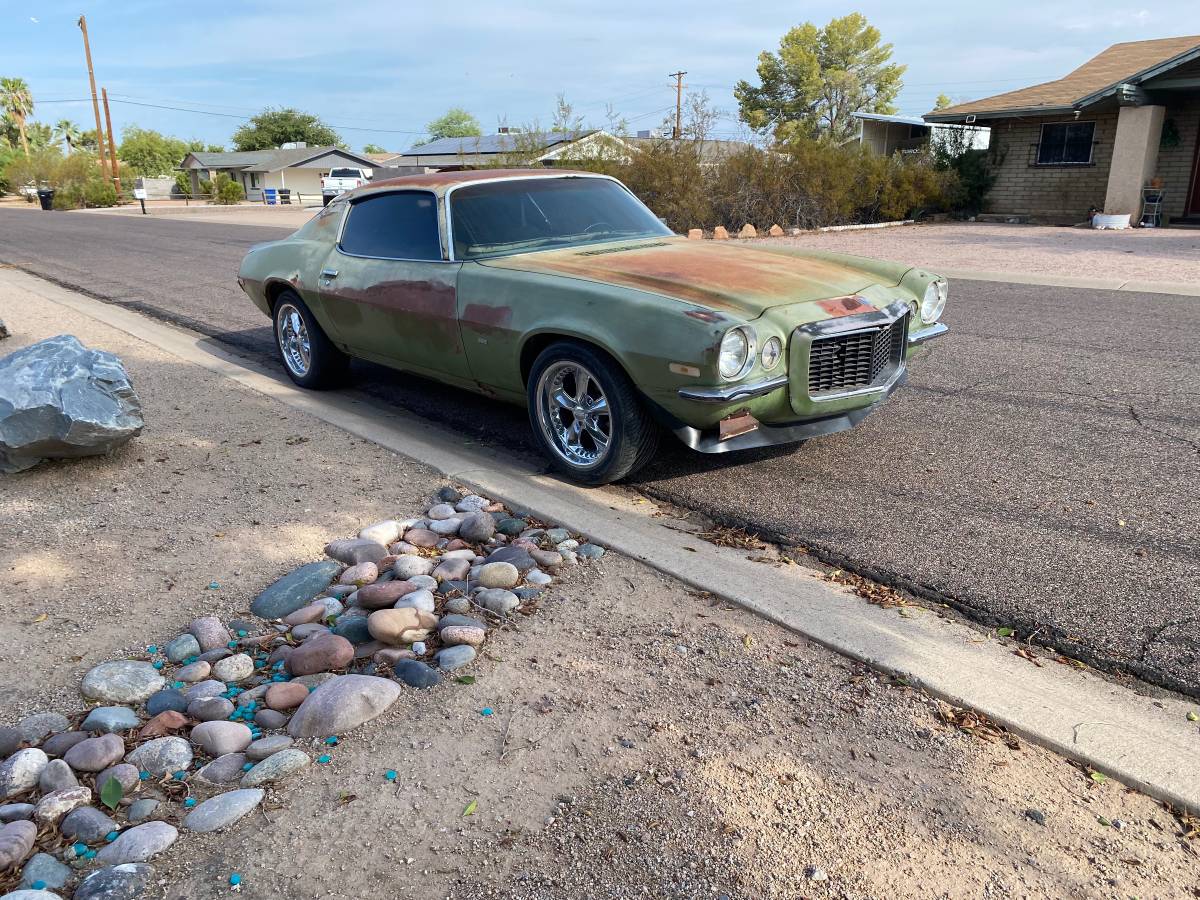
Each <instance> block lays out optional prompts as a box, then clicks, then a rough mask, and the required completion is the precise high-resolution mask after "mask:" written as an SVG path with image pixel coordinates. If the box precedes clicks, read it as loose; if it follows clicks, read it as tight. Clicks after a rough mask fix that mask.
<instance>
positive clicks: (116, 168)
mask: <svg viewBox="0 0 1200 900" xmlns="http://www.w3.org/2000/svg"><path fill="white" fill-rule="evenodd" d="M100 95H101V96H102V97H103V98H104V127H105V128H107V129H108V150H109V157H108V158H109V161H110V162H111V163H112V180H113V187H115V188H116V189H117V194H118V195H119V194H120V193H121V163H120V161H119V160H118V159H117V145H116V144H115V143H114V142H113V130H112V116H111V115H109V112H108V88H100Z"/></svg>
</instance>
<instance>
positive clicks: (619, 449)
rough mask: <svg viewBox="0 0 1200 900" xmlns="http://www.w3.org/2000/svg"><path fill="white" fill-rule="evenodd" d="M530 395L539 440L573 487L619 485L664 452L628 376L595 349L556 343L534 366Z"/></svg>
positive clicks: (528, 394)
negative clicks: (574, 484) (578, 485)
mask: <svg viewBox="0 0 1200 900" xmlns="http://www.w3.org/2000/svg"><path fill="white" fill-rule="evenodd" d="M526 394H527V398H528V401H529V422H530V425H532V426H533V434H534V437H535V438H536V439H537V441H538V444H539V445H540V446H541V447H542V450H543V452H545V454H546V455H547V456H548V457H549V458H550V461H551V462H552V463H553V464H554V467H555V468H556V469H558V471H560V472H562V473H563V474H564V475H566V476H568V477H569V478H571V479H572V480H573V481H578V482H581V483H583V484H587V485H601V484H608V483H610V482H613V481H617V480H619V479H621V478H624V477H625V476H627V475H629V474H631V473H632V472H635V471H637V470H638V469H640V468H641V467H642V466H644V465H645V464H646V463H647V462H649V461H650V459H651V458H652V457H653V456H654V451H655V450H656V449H657V448H658V437H659V434H658V426H657V425H655V423H654V420H653V419H652V418H651V417H650V414H649V413H648V412H647V411H646V406H645V404H644V403H643V402H642V399H641V397H640V396H639V394H638V392H637V390H636V389H635V388H634V386H633V384H632V383H631V382H630V380H629V378H628V376H626V374H625V373H624V371H622V370H621V368H620V367H619V366H618V365H617V364H616V363H614V362H613V361H612V360H611V359H610V358H609V357H608V356H606V355H605V354H603V353H601V352H599V351H597V350H595V349H594V348H592V347H588V346H587V345H584V344H576V343H571V342H568V341H560V342H558V343H555V344H551V345H550V346H549V347H547V348H546V349H545V350H543V351H542V352H541V353H540V354H539V355H538V357H537V359H536V360H534V363H533V368H532V370H531V371H530V373H529V381H528V383H527V385H526Z"/></svg>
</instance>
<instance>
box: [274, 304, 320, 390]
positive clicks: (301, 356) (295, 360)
mask: <svg viewBox="0 0 1200 900" xmlns="http://www.w3.org/2000/svg"><path fill="white" fill-rule="evenodd" d="M275 340H277V341H278V342H279V350H280V353H281V354H282V355H283V363H284V365H286V366H287V367H288V370H289V371H290V372H291V373H292V374H293V375H295V376H296V377H298V378H303V377H304V376H305V375H307V374H308V370H309V367H311V366H312V342H311V341H310V340H309V337H308V328H307V326H305V324H304V317H303V316H302V315H300V310H298V309H297V308H296V307H295V306H293V305H292V304H290V303H284V304H283V305H281V306H280V307H279V308H278V309H277V310H275Z"/></svg>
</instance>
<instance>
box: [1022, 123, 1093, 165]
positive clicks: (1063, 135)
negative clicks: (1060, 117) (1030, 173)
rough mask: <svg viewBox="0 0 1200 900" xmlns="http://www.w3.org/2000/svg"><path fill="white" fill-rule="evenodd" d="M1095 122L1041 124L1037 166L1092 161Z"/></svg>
mask: <svg viewBox="0 0 1200 900" xmlns="http://www.w3.org/2000/svg"><path fill="white" fill-rule="evenodd" d="M1095 134H1096V123H1095V122H1058V123H1055V124H1053V125H1043V126H1042V139H1041V141H1040V142H1039V143H1038V155H1037V161H1038V165H1039V166H1061V165H1086V164H1087V163H1090V162H1091V161H1092V139H1093V137H1094V136H1095Z"/></svg>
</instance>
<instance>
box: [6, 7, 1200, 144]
mask: <svg viewBox="0 0 1200 900" xmlns="http://www.w3.org/2000/svg"><path fill="white" fill-rule="evenodd" d="M854 11H858V12H861V13H863V14H864V15H865V16H866V17H867V19H868V20H869V21H870V22H871V24H873V25H875V26H876V27H877V28H879V29H880V31H881V32H882V34H883V39H884V40H885V41H887V42H890V43H892V44H893V45H894V61H895V62H899V63H902V64H904V65H906V66H907V67H908V69H907V72H906V73H905V76H904V89H903V91H902V92H901V94H900V96H899V98H898V101H897V106H898V108H899V111H900V112H901V113H904V114H911V115H920V114H921V113H924V112H928V111H929V110H930V109H931V108H932V107H933V104H934V100H935V98H936V97H937V95H938V94H939V93H945V94H947V95H949V96H950V97H951V98H952V99H953V100H955V101H959V100H967V99H974V98H978V97H986V96H989V95H991V94H996V93H1000V92H1003V91H1007V90H1013V89H1015V88H1019V87H1023V86H1025V85H1029V84H1034V83H1038V82H1041V81H1049V80H1052V79H1054V78H1058V77H1061V76H1062V75H1065V74H1066V73H1067V72H1068V71H1070V70H1071V69H1073V68H1075V67H1076V66H1078V65H1079V64H1080V63H1082V62H1084V61H1085V60H1086V59H1088V58H1089V57H1091V56H1093V55H1095V54H1096V53H1098V52H1100V51H1101V50H1103V49H1104V48H1105V47H1107V46H1109V45H1110V44H1114V43H1118V42H1120V41H1129V40H1144V39H1148V38H1156V37H1170V36H1176V35H1185V34H1200V3H1197V2H1196V0H1155V2H1154V3H1152V4H1150V3H1147V5H1145V6H1140V5H1137V4H1133V5H1130V4H1128V3H1121V2H1110V0H1089V2H1087V3H1080V2H1078V0H1073V2H1060V0H1004V2H993V3H982V4H981V3H971V2H963V0H957V2H947V0H941V2H931V0H908V2H905V3H897V2H895V0H892V2H868V3H860V4H857V5H846V4H844V3H826V2H809V3H805V4H798V3H764V2H753V3H751V2H746V0H654V2H651V0H608V2H606V3H597V2H577V0H553V2H550V0H542V2H534V0H500V2H497V0H457V2H454V3H448V4H447V5H446V6H445V7H441V6H440V5H439V4H427V3H401V2H397V0H389V2H384V0H340V2H337V3H331V2H329V0H319V2H318V0H242V2H237V3H229V4H218V5H216V6H213V5H211V4H192V3H188V4H185V3H180V2H178V0H71V2H67V3H64V2H61V0H0V76H18V77H21V78H24V79H25V80H26V81H27V82H29V85H30V87H31V89H32V92H33V97H34V102H35V110H34V118H35V119H36V120H38V121H43V122H48V123H50V124H53V123H54V122H57V121H58V120H60V119H64V118H66V119H71V120H73V121H75V122H76V123H78V124H80V125H81V126H82V127H83V128H89V127H92V126H93V124H94V117H93V115H92V108H91V101H90V94H89V91H88V81H87V68H86V65H85V62H84V57H83V44H82V38H81V35H80V31H79V29H78V27H77V26H76V21H77V19H78V17H79V14H80V13H81V12H82V13H84V14H86V15H87V20H88V31H89V35H90V38H91V45H92V58H93V63H94V66H95V72H96V80H97V87H98V88H99V86H104V87H107V88H108V93H109V98H110V102H111V108H112V116H113V125H114V128H115V130H116V131H117V132H118V134H120V132H121V130H122V129H123V128H124V127H126V126H128V125H132V124H136V125H139V126H141V127H143V128H154V129H157V130H159V131H163V132H165V133H168V134H173V135H175V136H178V137H182V138H199V139H200V140H203V141H206V142H208V143H215V144H224V145H228V144H229V136H230V134H231V133H232V132H233V130H234V129H235V128H237V126H238V125H239V124H241V122H243V121H245V119H246V118H248V117H249V116H251V115H253V114H254V113H255V112H258V111H260V110H261V109H263V108H264V107H268V106H273V107H278V106H294V107H297V108H299V109H302V110H305V111H307V112H312V113H315V114H317V115H319V116H320V117H321V118H322V120H324V121H325V122H327V123H328V124H330V125H332V126H334V127H335V128H336V129H337V130H338V131H339V132H340V133H341V135H342V137H343V139H344V140H345V141H346V143H347V144H349V145H350V147H351V148H353V149H356V150H359V149H361V148H362V147H363V145H364V144H367V143H373V144H378V145H381V146H383V147H385V148H387V149H388V150H403V149H406V148H407V147H409V146H411V145H412V144H413V143H415V142H417V141H418V140H419V139H420V137H421V135H422V134H423V132H424V128H425V125H426V123H428V122H429V121H430V120H431V119H434V118H435V117H437V116H439V115H441V114H442V113H443V112H444V111H445V110H446V109H448V108H449V107H452V106H461V107H464V108H465V109H467V110H468V111H470V112H471V113H473V114H474V115H475V116H476V117H477V118H478V119H479V121H480V123H481V125H482V127H483V129H484V131H485V132H487V131H494V130H495V128H496V127H497V126H498V125H499V124H500V123H501V122H502V121H503V122H506V123H507V124H509V125H528V124H531V123H534V122H539V123H541V124H543V125H545V124H548V123H549V121H550V120H551V118H552V117H553V112H554V107H555V99H556V96H557V95H558V94H559V93H562V94H564V95H565V96H566V99H567V101H568V102H569V103H571V104H572V105H573V106H574V108H575V110H576V112H577V113H578V114H579V115H581V116H582V117H583V118H584V119H585V121H586V123H587V124H589V125H595V126H597V127H603V126H604V125H605V123H606V120H605V111H606V105H607V104H609V103H611V104H612V105H613V108H614V109H615V110H616V111H617V112H618V113H619V114H620V115H621V116H623V117H624V118H625V119H626V120H627V121H628V124H629V128H630V129H631V130H637V129H640V128H654V127H657V126H658V125H659V124H660V123H661V122H662V121H663V119H664V117H665V116H667V115H668V113H669V112H671V110H672V109H673V106H674V100H675V94H674V81H673V80H672V79H671V78H669V77H668V73H671V72H675V71H677V70H684V71H686V72H687V73H688V74H687V75H686V76H685V78H684V85H685V90H689V91H697V92H698V91H700V90H704V91H707V93H708V95H709V97H710V98H711V100H712V103H713V105H714V106H715V107H716V108H717V109H718V110H721V111H722V112H723V114H724V115H723V117H722V118H721V119H720V120H719V122H718V123H717V124H716V126H715V128H716V131H717V135H716V136H719V137H731V138H733V137H739V136H744V128H743V126H741V125H740V124H739V123H738V121H737V103H736V101H735V100H734V98H733V86H734V84H735V83H736V82H737V81H738V80H739V79H742V78H745V79H749V80H754V76H755V65H756V59H757V56H758V54H759V53H760V52H761V51H763V50H765V49H775V48H776V47H777V46H778V43H779V38H780V37H781V36H782V35H783V34H784V32H786V31H787V30H788V29H789V28H790V27H792V26H795V25H799V24H801V23H803V22H805V21H812V22H815V23H816V24H818V25H823V24H825V23H826V22H828V21H829V20H830V19H832V18H835V17H838V16H842V15H845V14H847V13H849V12H854ZM163 107H176V108H174V109H168V108H163Z"/></svg>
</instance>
